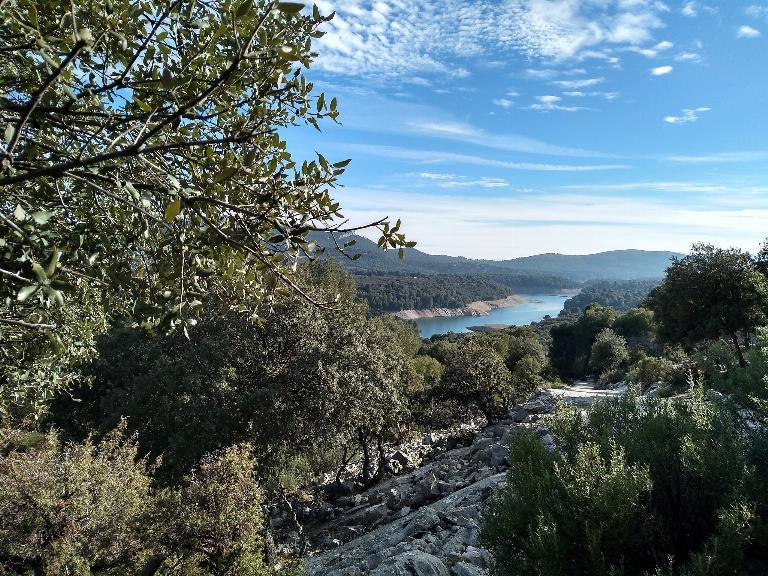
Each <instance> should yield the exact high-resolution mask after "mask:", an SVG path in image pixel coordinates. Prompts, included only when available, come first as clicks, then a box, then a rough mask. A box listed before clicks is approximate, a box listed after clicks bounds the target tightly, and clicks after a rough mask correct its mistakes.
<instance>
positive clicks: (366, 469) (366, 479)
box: [358, 432, 371, 487]
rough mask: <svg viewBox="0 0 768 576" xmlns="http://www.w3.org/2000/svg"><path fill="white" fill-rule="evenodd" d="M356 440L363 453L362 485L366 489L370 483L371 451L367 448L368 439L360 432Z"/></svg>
mask: <svg viewBox="0 0 768 576" xmlns="http://www.w3.org/2000/svg"><path fill="white" fill-rule="evenodd" d="M358 439H359V442H360V448H361V449H362V451H363V485H364V486H366V487H368V486H369V485H370V483H371V451H370V450H369V448H368V438H366V436H365V434H363V433H362V432H360V433H359V435H358Z"/></svg>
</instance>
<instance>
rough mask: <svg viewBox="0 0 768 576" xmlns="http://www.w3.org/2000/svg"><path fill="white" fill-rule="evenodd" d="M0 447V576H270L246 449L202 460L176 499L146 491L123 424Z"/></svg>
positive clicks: (148, 485)
mask: <svg viewBox="0 0 768 576" xmlns="http://www.w3.org/2000/svg"><path fill="white" fill-rule="evenodd" d="M12 435H13V434H12ZM4 444H6V445H5V446H3V453H6V452H7V453H6V454H5V455H4V456H3V457H2V458H0V574H6V573H10V574H70V575H73V576H91V575H92V574H104V575H109V576H123V575H125V576H129V575H130V576H134V575H135V574H143V575H146V576H152V575H153V574H164V575H170V574H185V575H190V576H193V575H194V576H206V575H211V576H235V575H239V574H245V575H248V576H260V575H266V574H271V573H272V571H271V569H270V568H268V567H267V566H265V565H264V556H265V555H264V552H265V551H264V545H263V529H264V528H263V522H262V516H261V491H260V489H259V486H258V484H257V483H256V482H255V478H254V475H253V469H254V464H255V461H254V459H253V457H252V456H251V448H250V447H249V446H247V445H239V446H234V447H231V448H228V449H226V450H224V451H222V452H219V453H216V454H209V455H207V456H205V457H204V458H203V460H202V462H201V463H200V465H199V466H198V467H197V468H196V469H195V471H194V472H192V473H191V474H189V475H188V476H187V477H186V479H185V487H184V488H183V489H181V490H179V489H157V488H155V487H153V482H152V477H151V475H152V472H153V470H154V466H152V465H150V464H149V463H148V462H147V461H146V460H143V459H137V458H136V457H137V452H138V450H137V447H136V444H135V442H134V441H133V439H130V438H127V437H126V436H125V424H121V426H119V427H118V428H117V429H116V430H113V431H112V432H110V433H109V434H107V435H106V437H105V438H104V439H103V440H102V441H99V442H93V441H92V440H90V439H88V440H86V441H85V442H84V443H82V444H65V445H63V446H62V445H61V444H60V443H59V440H58V438H57V437H56V435H55V434H54V433H49V434H48V435H47V436H46V438H45V442H43V443H39V444H38V445H37V446H36V447H35V448H32V449H29V450H26V451H24V452H18V451H15V450H8V443H7V442H5V443H4Z"/></svg>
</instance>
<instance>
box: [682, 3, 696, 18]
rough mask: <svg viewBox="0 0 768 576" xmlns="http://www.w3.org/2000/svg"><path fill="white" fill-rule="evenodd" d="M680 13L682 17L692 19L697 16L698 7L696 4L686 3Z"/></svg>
mask: <svg viewBox="0 0 768 576" xmlns="http://www.w3.org/2000/svg"><path fill="white" fill-rule="evenodd" d="M680 11H681V12H682V13H683V16H688V17H689V18H694V17H695V16H698V14H699V7H698V5H697V4H696V2H686V3H685V4H683V8H682V9H681V10H680Z"/></svg>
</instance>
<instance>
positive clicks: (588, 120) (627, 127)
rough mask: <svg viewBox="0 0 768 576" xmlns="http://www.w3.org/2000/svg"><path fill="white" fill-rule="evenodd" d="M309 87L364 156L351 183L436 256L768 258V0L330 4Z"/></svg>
mask: <svg viewBox="0 0 768 576" xmlns="http://www.w3.org/2000/svg"><path fill="white" fill-rule="evenodd" d="M319 7H320V8H321V10H322V11H324V12H330V11H332V10H335V11H336V12H337V15H336V17H335V18H334V20H332V21H331V22H330V23H329V25H328V26H327V31H328V34H326V36H324V37H323V38H321V39H320V40H318V41H317V46H316V48H317V51H318V53H319V58H318V61H317V62H316V63H315V65H314V66H313V67H312V69H311V70H309V77H310V78H311V79H312V80H314V81H315V83H316V84H317V85H318V88H320V89H322V90H324V91H325V92H326V93H327V95H328V96H329V97H330V96H336V97H338V101H339V110H340V112H341V116H340V120H341V121H342V122H343V124H344V125H343V126H340V127H335V126H330V125H328V124H326V125H324V126H322V129H323V133H322V134H319V133H317V132H315V131H314V130H312V129H307V128H301V129H297V130H295V131H292V134H291V140H292V142H293V144H292V148H294V150H295V151H296V152H297V153H298V154H299V155H301V156H304V157H311V156H312V155H313V153H314V151H315V150H318V151H321V152H322V153H323V154H324V155H325V156H326V157H328V158H329V159H334V160H338V159H341V158H352V160H353V162H352V163H351V164H350V166H349V169H348V171H347V173H345V174H344V176H343V177H342V180H341V183H342V184H343V187H341V188H339V189H337V190H336V191H335V192H334V195H335V197H336V198H337V199H338V200H339V201H340V202H341V205H342V206H343V207H344V209H345V215H346V216H347V217H348V218H350V221H351V222H352V223H355V224H360V223H363V222H365V221H370V220H373V219H376V218H378V217H380V216H381V215H384V214H386V215H389V216H390V217H392V218H398V217H399V218H402V220H403V229H404V231H406V232H407V233H408V234H409V236H410V237H411V238H412V239H413V240H416V241H418V242H419V247H420V249H422V250H424V251H425V252H428V253H435V254H437V253H442V254H449V255H462V256H467V257H474V258H477V257H486V258H495V259H500V258H513V257H517V256H523V255H531V254H538V253H547V252H558V253H571V254H586V253H595V252H601V251H606V250H617V249H630V248H634V249H644V250H671V251H678V252H685V251H687V250H688V249H689V248H690V246H691V244H693V243H694V242H699V241H704V242H711V243H713V244H717V245H719V246H737V247H741V248H745V249H748V250H750V251H754V250H755V249H756V248H757V247H758V245H759V243H760V241H761V239H762V238H763V237H764V236H765V234H766V231H765V229H764V228H763V227H762V226H761V221H766V220H768V200H766V192H768V178H766V176H765V174H764V170H763V165H764V163H765V162H766V161H767V160H768V146H767V145H766V144H765V141H764V138H762V137H761V135H762V134H765V133H768V119H766V118H765V115H763V114H760V112H761V111H762V109H763V108H764V107H765V104H766V97H765V87H766V86H765V84H766V79H765V73H764V71H763V70H762V68H761V63H762V62H763V61H764V55H765V53H766V37H765V35H764V34H768V2H766V3H758V2H748V3H739V4H738V5H730V4H729V5H722V4H720V3H714V2H700V1H696V2H694V1H684V2H681V1H674V2H659V1H656V0H505V1H504V2H501V3H498V4H494V3H489V2H487V1H485V0H447V1H446V2H443V3H441V4H439V5H438V4H435V3H431V2H410V3H406V2H401V1H400V0H377V1H375V2H374V1H369V0H353V1H350V2H344V3H338V4H337V3H334V2H328V1H322V2H320V3H319Z"/></svg>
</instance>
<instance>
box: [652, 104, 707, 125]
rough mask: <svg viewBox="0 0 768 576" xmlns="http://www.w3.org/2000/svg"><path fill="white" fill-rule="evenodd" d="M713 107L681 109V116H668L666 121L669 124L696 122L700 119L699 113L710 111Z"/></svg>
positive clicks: (665, 118)
mask: <svg viewBox="0 0 768 576" xmlns="http://www.w3.org/2000/svg"><path fill="white" fill-rule="evenodd" d="M710 110H711V108H706V107H701V108H684V109H683V110H681V112H682V114H681V115H680V116H666V117H664V122H666V123H667V124H688V123H690V122H696V120H698V119H699V114H701V113H702V112H709V111H710Z"/></svg>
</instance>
